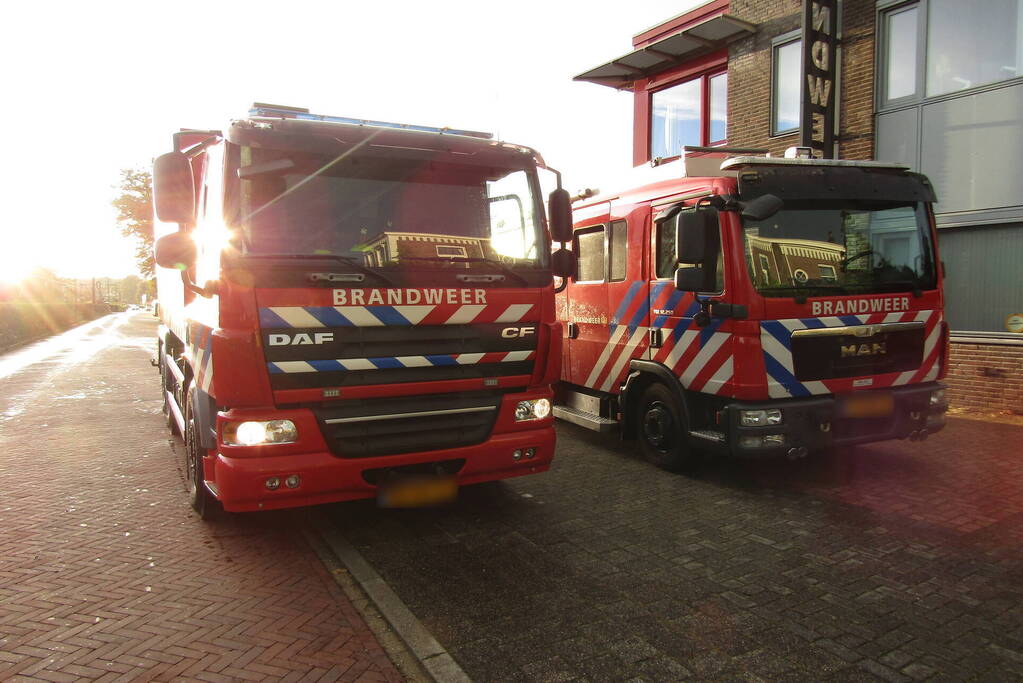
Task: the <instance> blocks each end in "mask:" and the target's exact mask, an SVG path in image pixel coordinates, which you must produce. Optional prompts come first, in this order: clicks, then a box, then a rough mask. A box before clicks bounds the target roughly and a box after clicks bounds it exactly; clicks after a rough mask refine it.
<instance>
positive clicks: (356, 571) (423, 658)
mask: <svg viewBox="0 0 1023 683" xmlns="http://www.w3.org/2000/svg"><path fill="white" fill-rule="evenodd" d="M308 519H309V521H310V522H311V523H312V526H313V528H314V529H315V530H316V533H318V534H319V537H320V540H322V541H323V542H324V543H325V544H326V546H327V548H328V549H329V550H330V552H332V553H333V554H334V556H335V557H336V558H337V559H338V560H339V561H340V562H341V564H343V565H344V566H345V567H346V568H347V569H348V572H349V574H350V575H351V577H352V578H353V579H354V580H355V583H356V584H358V586H359V588H361V589H362V591H363V592H364V593H365V594H366V597H367V598H368V599H369V601H370V602H371V603H372V604H373V605H374V606H375V607H376V609H377V610H378V611H379V612H380V614H381V616H383V618H384V619H385V620H386V621H387V624H388V625H389V626H390V627H391V629H392V630H393V631H394V632H395V633H396V634H397V635H398V637H399V638H400V639H401V641H402V642H403V643H404V644H405V646H406V647H407V648H408V651H409V652H410V653H411V654H412V656H413V657H415V658H416V660H418V663H419V665H420V666H421V667H422V669H423V671H424V672H425V673H426V674H427V675H428V676H429V677H430V678H431V679H432V680H433V681H437V682H438V683H448V682H449V681H450V682H451V683H471V681H472V679H471V678H469V676H468V675H467V674H466V673H465V671H463V670H462V667H460V666H459V665H458V662H456V661H455V659H454V658H453V657H452V656H451V655H450V654H449V653H448V652H447V650H445V649H444V646H442V645H441V644H440V643H439V642H437V639H436V638H434V637H433V634H431V633H430V632H429V631H428V630H427V628H426V627H425V626H423V624H422V622H420V621H419V619H417V618H416V616H415V615H414V614H413V613H412V611H411V610H410V609H409V608H408V607H407V606H406V605H405V603H404V602H402V600H401V598H399V597H398V594H397V593H395V592H394V591H393V590H392V589H391V587H390V586H388V585H387V583H386V582H385V581H384V579H383V578H382V577H381V576H380V575H379V574H378V573H377V572H376V570H375V569H373V567H372V566H370V564H369V563H368V562H367V561H366V559H365V558H364V557H363V556H362V554H361V553H359V551H358V550H356V549H355V547H354V546H353V545H352V544H351V543H349V542H348V540H347V539H346V538H345V537H344V536H342V535H341V534H340V533H338V531H337V529H335V528H334V527H333V525H331V524H330V522H329V521H328V520H327V519H326V517H325V516H324V515H323V513H321V512H318V511H317V512H311V514H310V515H309V518H308Z"/></svg>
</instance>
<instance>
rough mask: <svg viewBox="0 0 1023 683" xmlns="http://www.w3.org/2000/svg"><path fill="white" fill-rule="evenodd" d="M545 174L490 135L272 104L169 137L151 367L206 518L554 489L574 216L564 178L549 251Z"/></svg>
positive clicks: (160, 193) (195, 501) (525, 153)
mask: <svg viewBox="0 0 1023 683" xmlns="http://www.w3.org/2000/svg"><path fill="white" fill-rule="evenodd" d="M538 168H543V161H542V159H541V158H540V156H539V155H538V154H537V153H536V152H534V151H533V150H532V149H529V148H527V147H522V146H519V145H512V144H507V143H503V142H498V141H495V140H493V139H491V136H490V135H488V134H485V133H476V132H472V131H460V130H450V129H438V128H427V127H423V126H410V125H402V124H391V123H385V122H379V121H360V120H353V119H346V118H341V117H331V116H319V115H314V114H310V113H309V112H308V110H305V109H297V108H290V107H276V106H272V105H259V104H257V105H254V107H253V109H252V110H251V111H250V112H249V117H248V118H246V119H244V120H238V121H233V122H231V124H230V125H229V126H228V127H227V128H226V129H224V130H223V131H202V130H183V131H181V132H179V133H177V134H175V135H174V151H172V152H170V153H169V154H165V155H163V156H161V157H159V158H158V159H157V160H156V163H155V166H154V171H153V182H154V203H155V209H156V214H157V217H158V219H159V221H160V222H159V223H158V224H157V235H158V240H157V242H156V248H155V253H156V261H157V264H158V265H159V266H160V267H159V268H158V270H157V282H158V288H159V298H160V312H161V320H162V325H161V326H160V331H159V354H158V358H159V365H160V370H161V377H162V382H163V388H164V400H165V410H166V412H167V415H168V423H169V426H170V427H171V429H172V430H175V431H177V432H180V433H181V434H183V435H184V440H185V452H186V460H187V463H186V464H187V473H188V483H189V489H190V496H191V502H192V505H193V507H194V508H195V509H196V510H197V511H198V512H199V513H200V515H202V516H204V517H205V516H208V515H209V514H211V513H212V512H214V511H215V509H217V508H219V507H220V506H222V507H223V508H226V509H227V510H228V511H250V510H267V509H273V508H283V507H291V506H299V505H310V504H315V503H325V502H331V501H340V500H349V499H356V498H365V497H373V496H379V497H380V499H381V501H382V502H383V503H384V504H389V505H412V504H426V503H429V502H433V501H437V500H441V499H445V498H449V497H450V496H451V495H453V494H454V491H455V487H456V486H457V485H461V484H472V483H476V482H483V481H488V480H495V479H501V478H505V477H512V476H517V475H522V474H529V473H532V472H542V471H544V470H547V469H548V468H549V466H550V463H551V458H552V457H553V454H554V429H553V424H552V423H553V419H552V418H551V416H550V408H551V397H552V394H551V384H552V383H553V382H554V381H556V380H557V378H558V373H559V370H560V361H561V357H560V356H561V348H560V347H561V339H562V334H561V332H560V324H559V323H558V322H556V320H555V316H554V295H553V278H552V263H560V264H562V265H561V270H562V271H564V272H569V270H570V264H571V256H570V255H569V253H568V252H567V251H560V252H555V253H554V254H552V253H551V234H553V235H554V238H555V240H556V241H561V242H564V241H565V240H567V239H570V236H571V213H570V202H569V198H568V193H567V192H566V191H565V190H563V189H561V187H560V176H558V189H557V190H555V191H554V192H553V193H551V199H550V207H551V226H550V232H548V229H547V224H546V221H545V218H544V207H543V203H542V201H541V197H540V185H539V180H538ZM555 173H556V172H555ZM566 264H568V265H566ZM566 269H569V270H566Z"/></svg>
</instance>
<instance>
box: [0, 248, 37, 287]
mask: <svg viewBox="0 0 1023 683" xmlns="http://www.w3.org/2000/svg"><path fill="white" fill-rule="evenodd" d="M34 268H35V264H33V263H32V262H31V261H30V260H28V259H26V258H23V257H21V255H20V254H4V253H2V252H0V284H4V285H16V284H18V283H19V282H21V281H22V280H24V279H25V278H27V277H28V276H29V275H31V274H32V270H33V269H34Z"/></svg>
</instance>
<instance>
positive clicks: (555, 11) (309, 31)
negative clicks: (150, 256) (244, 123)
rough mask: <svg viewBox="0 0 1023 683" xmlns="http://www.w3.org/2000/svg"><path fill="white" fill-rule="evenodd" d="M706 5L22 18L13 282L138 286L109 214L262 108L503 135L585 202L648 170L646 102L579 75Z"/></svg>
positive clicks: (7, 238) (8, 115) (384, 5)
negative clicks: (186, 146) (142, 170)
mask: <svg viewBox="0 0 1023 683" xmlns="http://www.w3.org/2000/svg"><path fill="white" fill-rule="evenodd" d="M699 4H701V2H700V0H640V1H639V2H621V1H616V2H613V1H610V0H592V1H591V2H586V3H576V2H557V1H556V0H545V1H540V0H521V1H520V2H517V3H506V4H503V3H502V4H498V3H494V4H491V3H486V2H481V1H480V0H465V1H462V0H457V1H456V0H438V1H437V2H432V3H431V2H421V1H420V2H414V1H407V0H391V1H387V0H384V1H382V2H371V3H347V2H337V1H336V0H335V1H333V2H326V1H324V2H320V1H313V0H306V1H304V2H292V3H281V2H272V3H270V2H256V1H253V2H244V3H219V2H215V1H212V0H207V1H205V2H193V1H191V0H185V1H175V2H160V3H149V2H138V1H137V0H136V1H133V2H100V3H85V2H57V3H35V2H19V3H8V4H7V6H5V9H4V31H3V33H2V39H0V63H2V64H4V65H5V68H4V86H3V87H4V94H5V97H4V98H3V99H4V103H3V105H2V106H0V123H2V124H3V125H2V130H3V131H4V133H5V136H4V137H5V140H4V143H3V146H4V149H5V152H6V154H5V155H4V163H3V165H2V170H0V180H2V182H3V187H4V190H5V191H4V197H5V201H4V213H3V215H4V219H3V221H2V222H0V236H2V242H0V281H2V280H8V279H12V278H13V277H15V276H17V275H18V274H20V273H21V272H24V271H25V270H26V269H29V268H31V267H32V266H34V265H42V266H45V267H49V268H52V269H54V270H55V271H57V273H58V274H59V275H61V276H65V277H87V276H113V277H122V276H124V275H128V274H130V273H134V272H135V268H134V259H133V257H132V252H133V244H132V243H131V242H130V241H129V240H127V239H124V238H122V237H120V234H119V232H118V228H117V224H116V214H115V211H114V209H113V208H112V207H111V206H110V201H111V200H112V199H113V198H114V197H115V196H116V195H117V194H118V192H117V189H116V185H117V183H118V181H119V169H121V168H126V167H131V166H137V167H148V166H149V164H150V163H151V160H152V158H153V157H155V156H157V155H159V154H162V153H163V152H166V151H170V144H171V133H173V132H174V131H175V130H177V129H178V128H181V127H190V128H212V129H217V128H221V127H223V126H224V125H226V123H227V121H228V120H229V119H231V118H240V117H243V116H244V115H245V113H246V111H247V110H248V107H249V105H250V104H251V103H252V102H253V101H261V102H271V103H275V104H287V105H294V106H301V107H308V108H309V109H310V110H311V111H312V112H313V113H318V114H334V115H339V116H350V117H355V118H367V119H381V120H386V121H398V122H402V123H418V124H426V125H436V126H445V125H446V126H451V127H455V128H470V129H475V130H487V131H491V132H494V133H496V134H498V135H499V137H500V138H502V139H504V140H507V141H509V142H516V143H521V144H525V145H529V146H531V147H534V148H535V149H537V150H538V151H539V152H540V153H541V154H542V155H543V156H544V158H545V159H546V161H547V163H548V164H550V165H552V166H554V167H555V168H558V169H559V170H561V171H562V172H563V174H564V177H565V186H566V187H567V189H569V190H570V191H575V190H578V189H580V188H583V187H594V186H599V187H604V188H605V189H610V185H608V184H607V183H608V182H609V181H610V182H614V179H615V178H621V177H622V175H623V174H625V173H626V172H627V171H628V170H629V169H630V168H631V165H632V164H631V132H632V97H631V94H629V93H625V92H617V91H615V90H614V89H612V88H607V87H602V86H597V85H592V84H588V83H573V82H572V76H574V75H576V74H578V73H581V72H583V71H585V70H587V69H589V68H590V67H594V66H597V65H598V64H602V63H604V62H606V61H608V60H610V59H612V58H614V57H618V56H620V55H622V54H625V53H627V52H629V51H630V50H631V45H632V44H631V38H632V36H633V35H634V34H636V33H639V32H640V31H643V30H645V29H647V28H650V27H651V26H653V25H655V24H658V23H660V22H661V21H663V20H665V19H668V18H671V17H673V16H676V15H678V14H681V13H682V12H685V11H687V10H688V9H690V8H691V7H694V6H696V5H699Z"/></svg>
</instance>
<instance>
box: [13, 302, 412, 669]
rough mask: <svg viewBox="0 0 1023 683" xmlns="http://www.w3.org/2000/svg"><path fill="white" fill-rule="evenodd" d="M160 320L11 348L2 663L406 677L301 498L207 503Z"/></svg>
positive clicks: (123, 319)
mask: <svg viewBox="0 0 1023 683" xmlns="http://www.w3.org/2000/svg"><path fill="white" fill-rule="evenodd" d="M155 332H156V321H155V320H154V318H153V317H152V316H151V315H148V314H134V315H132V314H115V315H110V316H107V317H104V318H102V319H100V320H97V321H94V322H93V323H89V324H87V325H84V326H81V327H78V328H76V329H74V330H71V331H69V332H67V333H65V334H62V335H58V336H55V337H53V338H51V339H48V340H46V341H44V342H41V343H38V344H33V345H31V346H29V347H25V348H23V349H21V350H18V351H15V352H12V353H8V354H4V355H2V356H0V454H2V458H3V459H2V460H0V463H2V464H0V481H2V488H0V490H2V491H3V497H2V499H0V529H2V530H3V533H2V534H0V680H4V681H6V680H11V679H17V680H48V681H69V680H82V679H90V680H104V681H105V680H126V681H127V680H132V681H134V680H140V679H145V680H178V679H188V680H206V681H234V680H299V679H303V680H330V681H333V680H348V681H356V680H358V681H399V680H401V678H402V677H401V675H400V674H399V673H398V671H397V670H396V669H395V668H394V666H393V665H392V663H391V661H390V660H389V659H388V657H387V655H386V654H385V653H384V651H383V650H382V649H381V646H380V645H379V644H378V642H377V640H376V638H375V637H374V634H373V633H372V632H371V631H370V629H369V628H368V627H367V625H366V624H365V623H364V621H363V619H362V617H361V616H360V614H359V613H358V612H357V611H356V609H355V608H354V607H353V605H352V603H351V602H349V600H348V599H347V598H346V597H345V595H344V594H343V593H342V592H341V590H340V589H339V587H338V586H337V584H336V583H335V581H334V580H333V579H332V577H331V575H330V574H328V572H327V571H326V570H325V569H324V567H323V566H322V565H321V563H320V562H319V560H318V558H317V556H316V554H315V553H314V552H313V550H312V549H311V548H310V546H309V545H308V544H307V543H306V542H305V541H304V540H303V538H302V535H301V529H299V528H296V525H295V524H294V523H293V522H292V520H291V517H290V516H289V515H286V514H276V515H263V516H248V517H244V516H240V517H236V518H229V519H225V520H222V521H219V522H217V523H215V524H211V525H206V524H203V523H202V522H201V521H199V519H198V518H197V517H196V516H195V515H194V513H192V511H191V509H190V508H189V506H188V503H187V499H186V496H185V487H184V479H183V476H182V474H181V469H182V465H183V462H184V461H183V454H182V449H181V445H180V441H178V440H172V439H170V438H169V436H168V433H167V431H166V430H165V428H164V426H163V417H162V415H161V412H160V406H161V402H160V392H159V382H158V376H157V373H156V370H155V369H154V368H152V367H151V366H150V364H149V360H150V358H151V356H152V355H153V353H154V351H155V348H154V341H153V340H154V339H155ZM303 677H306V678H303Z"/></svg>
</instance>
